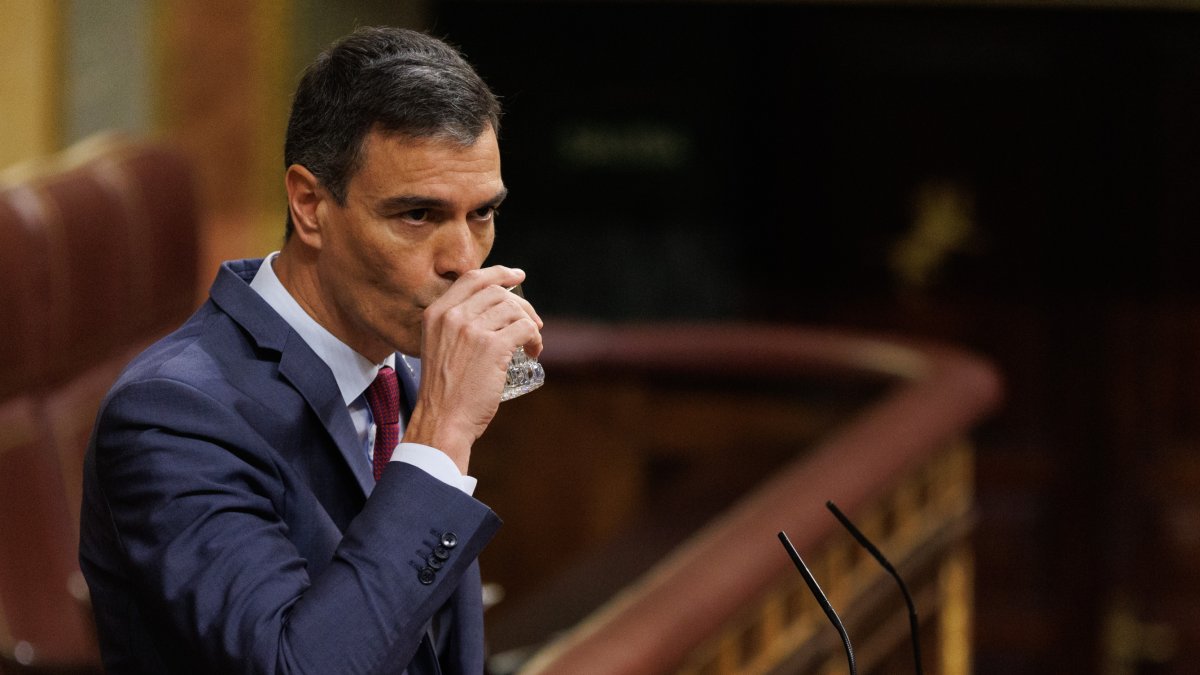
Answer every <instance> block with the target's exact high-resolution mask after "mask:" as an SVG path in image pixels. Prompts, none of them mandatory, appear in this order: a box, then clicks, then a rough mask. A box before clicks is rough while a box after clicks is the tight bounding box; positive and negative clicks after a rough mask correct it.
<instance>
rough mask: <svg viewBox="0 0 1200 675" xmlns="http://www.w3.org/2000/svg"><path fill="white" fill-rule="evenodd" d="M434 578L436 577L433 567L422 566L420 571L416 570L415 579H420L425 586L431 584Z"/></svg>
mask: <svg viewBox="0 0 1200 675" xmlns="http://www.w3.org/2000/svg"><path fill="white" fill-rule="evenodd" d="M436 578H437V572H434V571H433V568H431V567H422V568H421V571H420V572H417V581H420V582H421V583H423V584H425V585H426V586H428V585H429V584H432V583H433V580H434V579H436Z"/></svg>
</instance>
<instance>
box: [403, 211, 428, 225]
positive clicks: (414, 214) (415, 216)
mask: <svg viewBox="0 0 1200 675" xmlns="http://www.w3.org/2000/svg"><path fill="white" fill-rule="evenodd" d="M400 217H401V218H403V219H405V220H411V221H413V222H416V223H423V222H425V221H426V220H428V219H429V209H412V210H411V211H405V212H404V213H401V214H400Z"/></svg>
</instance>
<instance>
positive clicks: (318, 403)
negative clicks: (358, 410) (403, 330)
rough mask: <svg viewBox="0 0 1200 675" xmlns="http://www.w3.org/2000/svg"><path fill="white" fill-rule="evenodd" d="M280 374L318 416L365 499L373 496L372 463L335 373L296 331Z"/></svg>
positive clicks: (287, 349) (286, 346) (282, 360)
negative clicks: (367, 459)
mask: <svg viewBox="0 0 1200 675" xmlns="http://www.w3.org/2000/svg"><path fill="white" fill-rule="evenodd" d="M279 374H280V375H282V376H283V377H285V378H287V380H288V382H290V383H291V384H292V386H293V387H295V388H296V391H298V392H300V395H301V396H303V397H304V400H305V401H308V405H309V407H310V408H312V409H313V412H315V413H316V414H317V417H318V418H319V419H320V420H321V424H322V425H324V426H325V429H326V430H327V431H328V432H329V435H330V437H332V438H333V442H334V444H336V445H337V449H338V452H339V453H340V454H341V455H342V459H344V460H345V461H346V464H348V465H349V466H350V470H351V471H353V472H354V477H355V478H356V479H358V485H359V487H360V488H362V491H363V496H366V495H369V494H371V490H372V489H374V487H375V477H374V476H372V475H371V467H370V464H369V463H368V462H367V461H366V459H365V455H364V454H363V448H362V444H361V443H360V442H359V439H358V433H357V432H355V430H354V423H353V422H352V421H351V420H350V413H349V411H347V410H346V402H345V401H343V400H342V394H341V392H340V391H339V390H338V387H337V382H335V381H334V379H333V373H332V372H330V370H329V366H327V365H325V362H324V361H322V360H321V359H320V358H318V357H317V355H316V354H314V353H313V351H312V349H310V348H309V346H308V345H307V344H305V342H304V340H302V339H301V338H300V336H299V335H297V334H296V333H294V332H293V333H292V334H291V336H290V338H289V339H288V341H287V344H286V345H285V346H284V350H283V353H282V354H281V355H280V358H279Z"/></svg>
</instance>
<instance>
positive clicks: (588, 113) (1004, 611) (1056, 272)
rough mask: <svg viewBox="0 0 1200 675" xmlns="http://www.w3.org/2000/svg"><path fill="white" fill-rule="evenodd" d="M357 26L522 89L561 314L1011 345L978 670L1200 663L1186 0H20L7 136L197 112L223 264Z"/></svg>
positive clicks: (9, 41) (988, 520) (3, 12)
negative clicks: (747, 323) (321, 80)
mask: <svg viewBox="0 0 1200 675" xmlns="http://www.w3.org/2000/svg"><path fill="white" fill-rule="evenodd" d="M370 23H393V24H398V25H405V26H411V27H417V28H428V29H430V30H431V31H432V32H434V33H435V34H438V35H440V36H444V37H446V38H448V39H449V40H450V41H452V42H454V43H457V44H458V45H460V46H461V47H462V48H463V50H464V51H465V52H466V54H467V56H468V58H469V59H470V60H471V61H472V62H473V63H475V64H476V65H477V67H478V69H479V70H480V72H481V73H482V74H483V75H484V76H485V78H486V79H487V80H488V81H489V82H490V83H491V84H492V86H493V87H494V89H495V90H496V91H497V92H498V93H500V94H501V95H502V96H503V98H504V101H505V106H506V117H505V120H504V128H503V130H502V134H501V144H502V151H503V156H504V175H505V180H506V182H507V184H508V185H509V187H510V188H511V190H512V196H511V197H510V199H509V201H508V202H507V203H506V204H505V206H504V209H503V214H502V216H501V221H500V226H499V227H500V232H499V237H498V243H497V246H496V249H495V253H494V255H493V259H494V260H495V261H497V262H503V263H505V264H511V265H519V266H521V267H524V268H525V269H526V270H528V271H529V273H530V280H529V282H528V283H527V284H526V290H527V292H528V295H529V297H530V298H531V299H532V300H534V301H535V303H536V304H537V306H538V307H539V310H540V311H541V312H542V313H543V314H545V315H547V316H549V317H564V318H565V317H577V318H585V319H596V320H605V321H621V322H624V321H655V320H660V319H721V320H724V319H733V320H751V321H761V322H778V323H800V324H814V325H834V326H845V327H852V328H860V329H865V330H869V331H873V332H877V333H882V334H894V335H904V336H915V337H923V338H932V339H937V340H943V341H947V342H950V343H953V344H957V345H960V346H962V347H965V348H967V349H970V350H973V351H975V352H977V353H979V354H981V355H983V356H985V357H987V358H989V359H991V360H992V361H993V362H994V363H995V364H996V365H997V366H998V367H999V369H1000V370H1001V371H1002V372H1003V374H1004V377H1005V380H1006V383H1007V401H1006V405H1005V407H1004V409H1003V410H1002V411H1001V413H1000V414H999V415H997V416H995V417H994V418H993V419H991V420H990V421H989V422H988V424H987V425H986V426H985V427H984V428H983V429H982V430H980V432H979V433H978V434H977V436H976V441H977V447H978V468H977V485H976V488H977V493H978V503H979V513H980V522H979V526H978V530H977V534H976V537H975V541H976V551H977V570H976V607H975V609H976V623H975V629H976V651H975V666H976V672H978V673H982V674H993V673H994V674H999V673H1014V672H1020V673H1062V672H1097V673H1114V674H1116V673H1185V672H1193V671H1194V669H1195V666H1194V664H1195V663H1198V662H1200V647H1198V645H1200V423H1198V422H1197V420H1200V395H1198V394H1197V393H1196V392H1197V390H1198V389H1200V356H1198V354H1200V265H1198V264H1197V263H1198V261H1200V232H1198V231H1197V227H1196V221H1197V214H1198V213H1200V208H1198V207H1200V203H1198V197H1197V194H1198V193H1200V191H1198V190H1197V189H1196V186H1197V185H1198V184H1200V132H1198V131H1197V129H1198V128H1200V125H1198V124H1197V121H1198V120H1200V4H1197V3H1194V2H1190V1H1184V0H1179V1H1177V2H1172V1H1160V2H1133V1H1129V2H1117V1H1111V2H1087V1H1085V0H1078V1H1066V0H1063V1H1047V2H1032V1H1029V2H1005V1H1003V0H994V1H991V2H968V1H966V0H962V1H957V2H952V1H947V2H916V1H911V2H909V1H896V2H884V1H882V0H881V1H878V2H855V1H850V0H843V1H840V2H807V1H796V2H785V1H783V0H780V1H778V2H709V1H694V2H689V1H684V0H674V1H671V2H636V3H635V2H571V1H567V0H562V1H551V0H542V1H537V2H534V1H526V2H518V1H510V0H498V1H487V2H483V1H478V2H468V1H457V0H425V1H423V2H401V3H397V2H383V1H382V0H346V1H344V2H339V3H323V2H317V1H316V0H264V1H263V2H258V3H244V2H239V1H236V0H219V1H216V2H211V3H203V4H202V5H201V4H199V3H188V2H184V1H183V0H161V1H159V2H139V1H137V0H119V1H113V2H100V1H99V0H61V1H58V2H44V3H42V2H37V1H36V0H33V1H29V0H13V2H11V3H5V4H4V5H3V6H0V25H2V26H7V28H4V29H0V30H3V31H5V32H0V37H2V38H4V39H3V40H0V44H3V45H5V46H4V47H0V56H3V57H5V58H3V59H0V60H2V61H3V62H4V64H5V65H3V66H0V81H3V83H4V87H5V90H6V91H7V92H9V93H10V94H11V95H9V96H6V97H4V98H6V99H7V101H5V102H0V114H2V115H3V116H4V118H5V119H6V120H9V124H7V125H6V128H4V129H0V147H3V148H7V150H6V151H5V152H4V154H0V163H8V162H13V161H17V160H20V159H25V158H26V157H27V156H32V155H37V154H40V153H44V152H50V151H53V150H55V149H57V148H59V147H63V146H65V145H67V144H69V143H71V142H73V141H75V140H78V139H79V138H80V137H82V136H84V135H87V134H88V133H91V132H93V131H95V130H98V129H107V128H120V129H125V130H127V131H131V132H134V133H140V134H151V135H157V136H160V137H164V138H166V139H168V140H170V141H172V142H174V143H176V144H177V145H179V146H180V147H181V148H182V149H184V150H185V151H186V152H187V153H188V154H189V155H190V156H191V157H192V158H193V159H194V160H195V161H196V163H197V166H198V169H199V174H198V177H199V181H200V188H201V196H202V199H203V204H204V206H205V209H206V211H205V217H206V223H207V226H206V227H207V229H206V235H205V238H204V245H205V255H206V256H207V258H206V259H207V262H206V263H205V264H204V265H203V270H202V276H203V277H204V282H205V286H207V282H208V280H209V279H211V276H212V274H213V272H214V270H215V265H216V261H217V260H220V259H223V258H230V257H244V256H252V255H259V254H261V253H263V252H265V251H269V250H271V249H273V248H276V247H277V246H278V244H279V237H280V233H281V231H282V226H281V225H282V213H283V207H282V190H281V182H280V180H279V176H280V175H281V173H282V172H281V168H282V167H281V166H280V163H281V160H280V150H279V148H280V145H281V143H282V131H283V125H284V122H285V120H286V114H287V106H288V97H289V96H290V91H291V89H292V88H293V87H294V84H295V82H296V80H297V78H298V73H299V70H300V68H302V67H303V65H304V64H305V63H307V62H308V61H310V60H311V59H312V57H313V56H314V55H315V54H316V53H317V51H318V50H319V49H321V48H322V47H323V46H324V45H326V44H327V43H328V42H330V41H331V40H333V39H335V38H337V37H338V36H340V35H343V34H345V33H346V32H349V31H350V30H351V29H352V28H353V27H354V26H355V25H359V24H370ZM30 92H33V93H38V94H41V95H40V96H32V95H27V94H29V93H30ZM31 111H32V113H33V114H29V115H26V113H30V112H31ZM39 111H40V112H39ZM22 115H24V116H22ZM551 348H552V346H551Z"/></svg>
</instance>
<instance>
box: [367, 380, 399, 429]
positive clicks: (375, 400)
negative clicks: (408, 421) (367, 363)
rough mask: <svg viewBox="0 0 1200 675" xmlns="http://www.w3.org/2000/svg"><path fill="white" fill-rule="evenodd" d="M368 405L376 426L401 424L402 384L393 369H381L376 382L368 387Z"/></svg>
mask: <svg viewBox="0 0 1200 675" xmlns="http://www.w3.org/2000/svg"><path fill="white" fill-rule="evenodd" d="M367 405H369V406H371V415H373V416H374V417H375V423H376V424H397V423H399V422H400V382H399V381H398V380H397V378H396V371H395V370H392V369H391V367H389V366H384V367H382V368H380V369H379V374H378V375H376V376H375V381H374V382H372V383H371V386H369V387H367Z"/></svg>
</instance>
